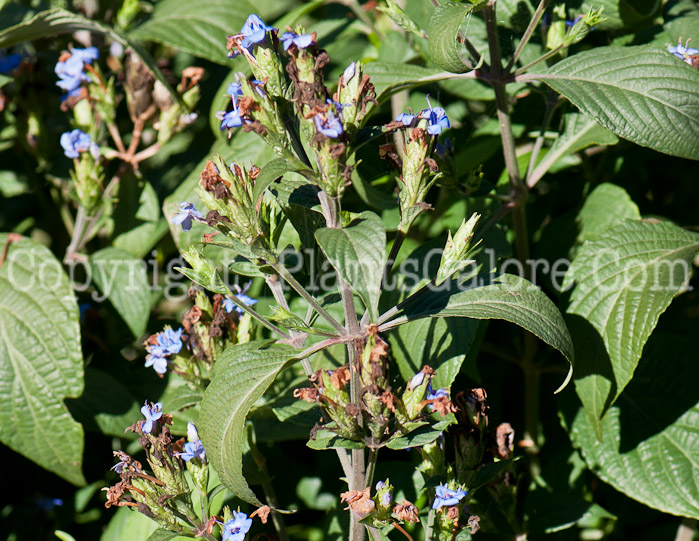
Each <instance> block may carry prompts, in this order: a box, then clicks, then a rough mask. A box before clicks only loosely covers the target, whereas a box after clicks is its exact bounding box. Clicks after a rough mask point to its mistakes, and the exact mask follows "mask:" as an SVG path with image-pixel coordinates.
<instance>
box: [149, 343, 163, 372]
mask: <svg viewBox="0 0 699 541" xmlns="http://www.w3.org/2000/svg"><path fill="white" fill-rule="evenodd" d="M146 350H147V351H148V355H146V368H150V367H151V366H152V367H153V370H155V371H156V372H157V373H158V374H164V373H165V372H167V358H166V357H165V352H164V351H163V350H162V349H161V348H159V347H158V346H148V347H147V348H146Z"/></svg>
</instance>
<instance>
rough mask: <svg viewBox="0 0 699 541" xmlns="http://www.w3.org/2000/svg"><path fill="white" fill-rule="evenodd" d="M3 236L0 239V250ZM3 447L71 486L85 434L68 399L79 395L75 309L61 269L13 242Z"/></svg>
mask: <svg viewBox="0 0 699 541" xmlns="http://www.w3.org/2000/svg"><path fill="white" fill-rule="evenodd" d="M6 240H7V235H0V246H4V244H5V241H6ZM0 313H2V317H0V441H2V442H3V443H4V444H5V445H7V446H8V447H10V448H11V449H13V450H15V451H17V452H18V453H21V454H23V455H24V456H26V457H27V458H29V459H30V460H33V461H34V462H36V463H37V464H39V465H40V466H41V467H43V468H46V469H47V470H49V471H51V472H53V473H55V474H57V475H60V476H61V477H63V478H64V479H66V480H68V481H70V482H71V483H73V484H76V485H84V484H85V478H84V477H83V474H82V471H81V465H82V453H83V428H82V426H81V425H80V424H78V423H76V422H75V421H74V420H73V418H72V417H71V415H70V413H68V409H67V408H66V406H65V405H64V403H63V400H64V399H65V398H76V397H78V396H80V394H81V393H82V392H83V359H82V351H81V348H80V326H79V325H78V305H77V302H76V300H75V295H74V294H73V290H72V288H71V286H70V283H69V281H68V277H67V276H66V274H65V272H64V271H63V269H62V267H61V263H60V262H59V261H58V260H57V259H56V258H55V257H54V256H53V254H52V253H51V252H50V251H49V250H48V249H47V248H46V247H44V246H42V245H41V244H38V243H36V242H34V241H31V240H29V239H22V240H19V241H16V242H13V243H12V244H11V245H10V246H9V248H8V251H7V259H5V262H4V263H3V264H2V267H0Z"/></svg>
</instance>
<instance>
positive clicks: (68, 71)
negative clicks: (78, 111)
mask: <svg viewBox="0 0 699 541" xmlns="http://www.w3.org/2000/svg"><path fill="white" fill-rule="evenodd" d="M98 56H99V52H98V51H97V48H96V47H88V48H87V49H71V50H70V56H69V57H68V58H66V59H65V60H62V61H60V62H58V63H56V68H55V70H54V71H55V72H56V75H58V77H59V79H60V80H59V81H58V82H57V83H56V85H58V86H59V87H60V88H61V89H63V90H65V91H66V94H65V95H64V96H63V99H65V98H67V97H72V96H77V95H79V94H80V85H81V84H82V83H87V82H90V81H91V80H92V79H91V78H90V76H89V75H87V74H86V73H84V71H83V70H84V69H85V64H92V62H93V61H94V60H96V59H97V57H98Z"/></svg>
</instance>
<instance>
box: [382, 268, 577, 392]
mask: <svg viewBox="0 0 699 541" xmlns="http://www.w3.org/2000/svg"><path fill="white" fill-rule="evenodd" d="M483 278H484V277H483V276H478V277H476V278H475V280H476V281H480V280H482V279H483ZM487 279H488V280H490V277H487ZM492 281H493V282H494V283H491V284H490V285H485V286H481V287H472V288H470V289H463V290H461V288H460V287H459V284H458V283H456V282H451V283H450V284H451V286H452V288H450V289H449V288H442V289H441V291H438V292H434V293H431V294H430V295H429V296H425V297H420V298H419V299H418V300H417V301H415V302H411V303H409V304H407V305H406V306H405V308H404V309H403V313H402V315H400V316H399V317H397V318H395V319H392V320H390V321H388V322H386V323H383V324H381V325H380V326H379V331H385V330H388V329H391V328H393V327H397V326H398V325H402V324H404V323H406V322H408V321H412V320H415V319H420V318H424V317H468V318H472V319H504V320H505V321H509V322H510V323H515V324H516V325H519V326H520V327H522V328H524V329H526V330H527V331H529V332H531V333H532V334H534V335H535V336H537V337H538V338H540V339H541V340H543V341H544V342H546V343H547V344H549V345H550V346H552V347H554V348H556V349H557V350H558V351H560V352H561V353H562V354H563V356H564V357H565V358H566V359H567V360H568V362H569V363H570V365H571V370H570V372H569V373H568V377H567V378H566V380H565V381H564V382H563V384H562V385H561V387H560V389H562V388H563V387H564V386H565V385H566V384H567V383H568V381H569V380H570V377H571V373H572V365H573V344H572V341H571V338H570V333H569V332H568V328H567V327H566V324H565V322H564V321H563V316H562V315H561V313H560V312H559V311H558V308H556V305H555V304H553V302H551V300H550V299H549V298H548V297H547V296H546V295H545V294H544V293H543V292H542V291H541V290H540V289H539V288H538V287H536V286H535V285H534V284H532V283H531V282H529V281H528V280H525V279H524V278H520V277H518V276H513V275H510V274H503V275H501V276H498V277H496V278H494V279H492ZM447 284H449V283H448V282H447ZM560 389H559V390H560Z"/></svg>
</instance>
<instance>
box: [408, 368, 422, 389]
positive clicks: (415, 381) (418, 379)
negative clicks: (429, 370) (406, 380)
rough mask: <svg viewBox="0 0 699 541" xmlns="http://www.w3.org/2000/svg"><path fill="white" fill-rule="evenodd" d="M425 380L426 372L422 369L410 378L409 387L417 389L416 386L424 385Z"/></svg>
mask: <svg viewBox="0 0 699 541" xmlns="http://www.w3.org/2000/svg"><path fill="white" fill-rule="evenodd" d="M423 381H425V373H424V372H422V371H420V372H418V373H417V374H415V375H414V376H413V378H412V379H411V380H410V384H409V385H408V387H409V388H410V389H411V390H412V389H415V387H419V386H420V385H422V382H423Z"/></svg>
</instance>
